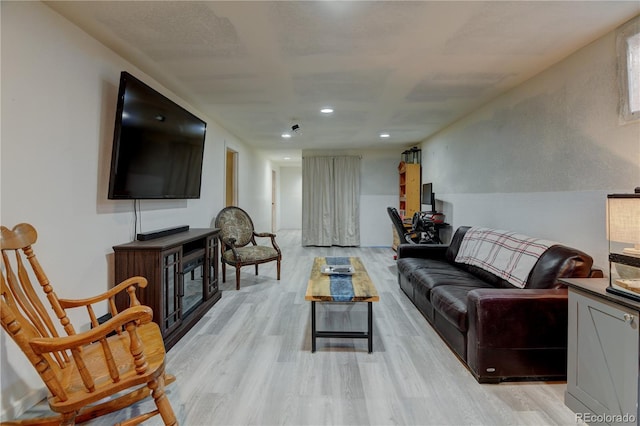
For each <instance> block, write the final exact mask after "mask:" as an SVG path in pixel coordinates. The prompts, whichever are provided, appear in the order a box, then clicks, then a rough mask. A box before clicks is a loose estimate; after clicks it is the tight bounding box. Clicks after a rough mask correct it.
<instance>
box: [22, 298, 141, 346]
mask: <svg viewBox="0 0 640 426" xmlns="http://www.w3.org/2000/svg"><path fill="white" fill-rule="evenodd" d="M152 317H153V311H152V310H151V308H150V307H148V306H144V305H140V306H133V307H131V308H127V309H125V310H124V311H122V312H120V313H119V314H118V315H116V316H114V317H113V318H111V319H109V320H108V321H105V322H104V323H103V324H100V325H99V326H97V327H94V328H92V329H90V330H87V331H85V332H82V333H78V334H74V335H72V336H63V337H38V338H35V339H31V340H30V341H29V344H30V345H31V348H32V349H33V350H34V351H35V352H36V353H38V354H43V353H49V352H56V351H66V350H72V349H78V348H80V347H81V346H84V345H88V344H90V343H93V342H96V341H98V340H100V339H105V338H106V337H107V335H109V334H110V333H111V332H112V331H116V330H117V329H119V328H121V327H122V326H123V325H125V324H128V323H130V322H138V321H139V322H140V323H141V324H144V323H148V322H150V321H151V319H152ZM136 327H137V325H136Z"/></svg>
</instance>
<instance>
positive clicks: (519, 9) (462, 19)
mask: <svg viewBox="0 0 640 426" xmlns="http://www.w3.org/2000/svg"><path fill="white" fill-rule="evenodd" d="M46 3H47V4H48V5H49V6H50V7H51V8H53V9H54V10H56V11H57V12H59V13H60V14H62V15H63V16H65V17H67V18H68V19H69V20H70V21H72V22H74V23H75V24H77V25H78V26H80V27H81V28H83V29H84V30H85V31H87V32H88V33H89V34H91V35H92V36H93V37H95V38H96V39H98V40H100V41H101V42H102V43H104V44H105V45H107V46H108V47H110V48H112V49H113V50H114V51H116V52H117V53H119V54H120V55H122V56H123V57H125V58H126V59H127V60H129V61H130V62H132V63H133V64H134V65H136V66H137V67H139V68H140V69H142V70H143V71H145V72H146V73H148V74H149V75H152V76H153V77H154V78H156V79H157V80H158V81H159V82H161V83H162V84H163V85H165V86H166V87H167V88H169V89H171V90H172V91H173V92H175V93H177V94H178V95H180V96H181V97H183V98H184V99H186V100H188V101H189V102H190V103H192V104H194V105H195V106H196V107H197V108H199V109H200V110H202V111H203V112H205V113H206V114H208V115H209V116H211V117H213V118H215V119H216V121H218V123H219V124H220V125H222V126H223V127H225V128H226V129H227V130H228V131H230V132H231V133H233V134H234V135H236V136H237V137H239V138H240V139H242V140H243V141H245V142H246V143H248V144H250V145H252V146H255V147H257V148H260V149H264V150H267V151H269V152H271V153H272V154H274V155H275V157H273V158H274V159H277V158H278V157H279V156H281V155H283V154H284V153H290V154H292V155H294V156H296V155H297V156H298V157H299V155H300V154H299V152H300V151H299V150H301V149H343V148H365V147H366V148H375V147H388V146H390V145H392V144H397V145H398V147H399V151H400V150H402V149H404V148H405V147H407V146H410V145H411V144H414V143H418V142H420V141H421V140H423V139H424V138H426V137H427V136H429V135H431V134H433V133H434V132H437V131H438V130H440V129H442V128H443V127H445V126H447V125H448V124H450V123H451V122H453V121H454V120H456V119H458V118H460V117H462V116H464V115H465V114H467V113H468V112H470V111H471V110H472V109H474V108H477V107H478V106H480V105H482V104H483V103H486V102H487V101H489V100H491V99H492V98H494V97H496V96H497V95H499V94H500V93H502V92H504V91H506V90H509V89H510V88H512V87H513V86H515V85H517V84H519V83H521V82H522V81H524V80H526V79H528V78H530V77H532V76H533V75H535V74H537V73H539V72H540V71H542V70H544V69H545V68H547V67H549V66H550V65H552V64H553V63H555V62H557V61H559V60H561V59H563V58H564V57H566V56H567V55H569V54H570V53H572V52H573V51H575V50H576V49H578V48H580V47H582V46H584V45H586V44H588V43H589V42H591V41H593V40H595V39H597V38H598V37H600V36H602V35H603V34H605V33H607V32H608V31H610V30H612V29H614V28H615V27H617V26H618V25H620V24H622V23H623V22H625V21H627V20H628V19H630V18H632V17H633V16H635V15H637V14H638V13H640V2H638V1H637V0H634V1H567V2H560V1H512V2H510V1H488V2H482V1H469V2H459V1H440V2H435V1H413V2H401V1H375V2H365V1H259V2H249V1H230V2H219V1H203V2H190V1H159V2H156V1H132V2H128V1H106V2H105V1H87V2H85V1H71V2H66V1H52V2H46ZM324 106H332V107H333V108H334V109H335V112H334V113H333V114H332V115H329V116H326V115H323V114H321V113H320V112H319V110H320V108H322V107H324ZM293 124H299V126H300V129H301V132H299V133H296V134H294V137H293V138H291V139H289V140H284V139H282V138H281V136H280V135H281V134H282V133H283V132H285V131H290V130H291V126H292V125H293ZM381 132H388V133H390V137H389V138H388V139H380V138H379V134H380V133H381Z"/></svg>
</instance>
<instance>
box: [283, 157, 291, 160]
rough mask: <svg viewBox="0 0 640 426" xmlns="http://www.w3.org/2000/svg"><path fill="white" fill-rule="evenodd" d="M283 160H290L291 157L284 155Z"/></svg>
mask: <svg viewBox="0 0 640 426" xmlns="http://www.w3.org/2000/svg"><path fill="white" fill-rule="evenodd" d="M283 159H284V160H291V157H284V158H283Z"/></svg>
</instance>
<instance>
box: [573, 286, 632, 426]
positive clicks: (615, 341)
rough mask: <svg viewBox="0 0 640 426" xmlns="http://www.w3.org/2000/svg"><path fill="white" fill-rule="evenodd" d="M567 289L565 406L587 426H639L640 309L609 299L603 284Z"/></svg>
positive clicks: (628, 302)
mask: <svg viewBox="0 0 640 426" xmlns="http://www.w3.org/2000/svg"><path fill="white" fill-rule="evenodd" d="M564 282H566V283H567V284H568V285H569V311H568V314H569V318H568V324H569V327H568V328H569V330H568V331H569V334H568V348H567V349H568V358H567V389H566V392H565V404H566V405H567V406H568V407H569V408H571V409H572V410H573V411H574V412H575V413H576V419H577V420H583V421H585V422H586V423H588V424H591V425H593V424H608V425H618V424H620V425H622V424H624V425H629V424H638V421H637V419H638V383H639V382H638V362H639V359H640V358H639V352H638V349H639V334H638V323H639V311H640V304H638V303H636V302H634V301H631V300H625V299H624V298H621V297H617V296H611V295H609V294H608V293H607V292H606V291H605V288H606V287H607V284H608V281H607V280H606V279H571V280H564Z"/></svg>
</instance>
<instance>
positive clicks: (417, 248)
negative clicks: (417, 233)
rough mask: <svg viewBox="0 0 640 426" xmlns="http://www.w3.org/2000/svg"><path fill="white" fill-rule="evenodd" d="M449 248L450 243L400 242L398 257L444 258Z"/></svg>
mask: <svg viewBox="0 0 640 426" xmlns="http://www.w3.org/2000/svg"><path fill="white" fill-rule="evenodd" d="M448 248H449V246H448V245H443V244H400V245H399V246H398V249H397V252H398V259H401V258H403V257H417V258H421V259H440V260H444V259H445V253H446V252H447V249H448Z"/></svg>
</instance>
